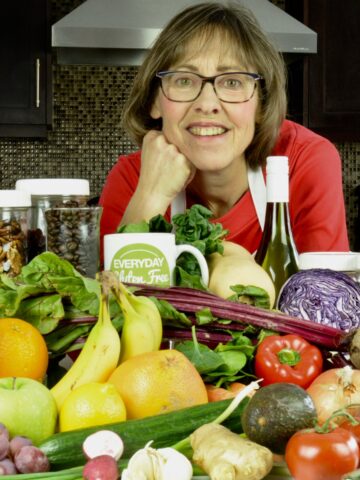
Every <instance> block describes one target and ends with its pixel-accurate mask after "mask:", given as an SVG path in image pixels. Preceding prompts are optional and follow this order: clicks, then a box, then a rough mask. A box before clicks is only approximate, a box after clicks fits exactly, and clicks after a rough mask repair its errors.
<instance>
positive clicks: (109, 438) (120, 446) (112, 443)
mask: <svg viewBox="0 0 360 480" xmlns="http://www.w3.org/2000/svg"><path fill="white" fill-rule="evenodd" d="M82 447H83V452H84V455H85V457H86V458H87V459H92V458H95V457H99V456H101V455H109V456H110V457H113V458H114V459H115V460H119V458H120V457H121V455H122V453H123V451H124V443H123V441H122V439H121V437H120V436H119V435H118V434H117V433H115V432H113V431H112V430H98V431H97V432H95V433H92V434H91V435H88V436H87V437H86V439H85V440H84V442H83V445H82Z"/></svg>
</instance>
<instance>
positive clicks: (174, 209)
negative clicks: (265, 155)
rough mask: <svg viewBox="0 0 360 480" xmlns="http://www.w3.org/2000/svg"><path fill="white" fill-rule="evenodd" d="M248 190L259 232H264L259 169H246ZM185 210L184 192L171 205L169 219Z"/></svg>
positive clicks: (263, 188)
mask: <svg viewBox="0 0 360 480" xmlns="http://www.w3.org/2000/svg"><path fill="white" fill-rule="evenodd" d="M247 176H248V183H249V190H250V194H251V197H252V199H253V202H254V206H255V211H256V215H257V217H258V220H259V223H260V227H261V230H264V224H265V210H266V185H265V180H264V176H263V173H262V170H261V167H257V168H256V169H255V170H251V169H250V168H248V169H247ZM185 209H186V195H185V191H182V192H180V193H179V194H178V195H177V197H175V198H174V200H173V201H172V203H171V218H172V217H173V216H174V215H176V214H177V213H184V212H185Z"/></svg>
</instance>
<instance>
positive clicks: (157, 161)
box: [138, 130, 195, 205]
mask: <svg viewBox="0 0 360 480" xmlns="http://www.w3.org/2000/svg"><path fill="white" fill-rule="evenodd" d="M194 175H195V167H194V166H193V165H192V164H191V163H190V161H189V160H188V159H187V158H186V157H185V155H183V154H182V153H181V152H179V150H178V149H177V147H176V146H175V145H173V144H171V143H169V142H168V141H167V140H166V138H165V136H164V134H163V133H162V132H158V131H155V130H151V131H150V132H148V133H147V134H146V135H145V137H144V140H143V145H142V152H141V171H140V178H139V186H138V188H139V189H142V190H144V191H147V192H149V194H151V195H160V196H162V197H164V199H166V201H167V204H168V205H169V204H170V203H171V201H172V200H173V199H174V198H175V197H176V195H177V194H178V193H179V192H181V191H182V190H183V189H184V188H185V187H186V185H187V184H188V183H189V182H190V181H191V180H192V179H193V177H194Z"/></svg>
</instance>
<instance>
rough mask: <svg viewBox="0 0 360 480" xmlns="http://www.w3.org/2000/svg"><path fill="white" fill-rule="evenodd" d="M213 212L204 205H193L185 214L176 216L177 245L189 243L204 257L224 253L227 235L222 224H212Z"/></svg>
mask: <svg viewBox="0 0 360 480" xmlns="http://www.w3.org/2000/svg"><path fill="white" fill-rule="evenodd" d="M212 216H213V214H212V212H211V211H210V210H209V209H208V208H206V207H204V206H203V205H198V204H195V205H192V206H191V207H190V208H189V209H187V210H186V211H185V213H178V214H177V215H174V217H173V218H172V221H173V223H174V225H175V227H176V228H175V236H176V243H177V244H181V243H188V244H190V245H193V246H194V247H196V248H198V249H199V250H200V251H201V252H202V253H203V254H204V255H210V254H211V253H214V252H218V253H223V250H224V247H223V245H222V242H221V240H222V239H223V238H224V237H225V235H227V233H228V231H227V230H224V229H223V227H222V225H221V224H220V223H212V222H210V218H211V217H212Z"/></svg>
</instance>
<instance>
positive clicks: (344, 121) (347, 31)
mask: <svg viewBox="0 0 360 480" xmlns="http://www.w3.org/2000/svg"><path fill="white" fill-rule="evenodd" d="M285 5H286V6H285V8H286V10H287V11H288V12H289V13H290V14H291V15H293V16H295V17H297V18H298V19H299V20H301V21H303V22H304V23H305V24H306V25H308V26H309V27H310V28H311V29H312V30H315V31H316V32H317V33H318V53H317V54H312V55H306V56H305V57H304V59H302V60H297V61H294V62H293V63H292V64H290V65H289V95H290V99H291V101H290V111H291V113H292V114H293V115H294V118H295V119H296V120H299V119H301V117H302V123H303V124H304V125H306V126H308V127H309V128H311V129H312V130H314V131H315V132H318V133H320V134H321V135H324V136H326V137H328V138H329V139H331V140H332V141H334V142H348V141H349V142H353V141H360V88H359V86H360V53H359V46H360V24H359V19H360V1H359V0H342V1H341V2H339V1H338V0H303V1H302V2H301V1H295V0H288V1H287V2H286V4H285Z"/></svg>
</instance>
